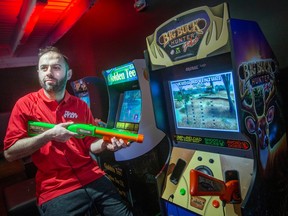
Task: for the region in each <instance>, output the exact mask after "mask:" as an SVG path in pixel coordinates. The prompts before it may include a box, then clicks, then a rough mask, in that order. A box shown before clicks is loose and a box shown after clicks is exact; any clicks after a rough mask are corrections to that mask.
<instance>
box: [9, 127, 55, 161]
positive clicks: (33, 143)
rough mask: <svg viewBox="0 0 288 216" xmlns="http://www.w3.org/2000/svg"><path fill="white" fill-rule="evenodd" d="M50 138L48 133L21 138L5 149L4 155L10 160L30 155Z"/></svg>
mask: <svg viewBox="0 0 288 216" xmlns="http://www.w3.org/2000/svg"><path fill="white" fill-rule="evenodd" d="M50 140H51V138H50V137H49V135H48V134H47V133H43V134H40V135H39V136H35V137H27V138H23V139H20V140H18V141H17V142H16V143H14V144H13V145H12V146H11V147H10V148H8V149H7V150H5V151H4V156H5V158H6V159H7V160H8V161H14V160H18V159H21V158H24V157H27V156H30V155H32V154H33V153H34V152H35V151H37V150H38V149H40V148H41V147H42V146H43V145H45V144H46V143H47V142H49V141H50Z"/></svg>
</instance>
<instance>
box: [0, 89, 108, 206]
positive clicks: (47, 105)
mask: <svg viewBox="0 0 288 216" xmlns="http://www.w3.org/2000/svg"><path fill="white" fill-rule="evenodd" d="M28 121H40V122H47V123H52V124H58V123H62V122H68V121H73V122H74V123H86V124H94V118H93V116H92V113H91V111H90V109H89V108H88V106H87V105H86V103H85V102H84V101H82V100H80V99H79V98H77V97H75V96H72V95H70V94H69V93H68V92H67V91H66V93H65V98H64V99H63V100H62V101H61V102H60V103H58V102H56V101H54V100H50V99H48V98H47V97H46V96H45V94H44V90H43V89H41V90H39V91H38V92H33V93H30V94H28V95H26V96H24V97H22V98H20V99H19V100H18V101H17V102H16V104H15V106H14V108H13V110H12V113H11V117H10V120H9V124H8V129H7V133H6V137H5V140H4V150H5V149H8V148H9V147H10V146H12V145H13V144H14V143H15V142H16V141H17V140H19V139H22V138H25V137H27V136H28V135H27V126H28ZM95 140H96V138H94V137H85V138H83V139H78V138H75V137H72V138H70V139H69V140H68V141H67V142H66V143H60V142H56V141H50V142H48V143H47V144H46V145H44V146H42V147H41V148H40V149H39V150H38V151H36V152H34V153H33V154H32V161H33V162H34V164H35V165H36V167H37V168H38V170H37V174H36V179H35V180H36V195H37V200H38V204H39V205H41V204H42V203H44V202H46V201H48V200H50V199H53V198H55V197H57V196H59V195H62V194H65V193H68V192H71V191H73V190H75V189H77V188H80V187H82V186H83V185H86V184H88V183H90V182H92V181H94V180H96V179H98V178H100V177H101V176H103V175H104V172H103V171H102V170H101V169H100V168H99V166H98V164H97V162H96V161H95V160H93V159H91V157H90V155H89V149H90V144H91V143H92V142H93V141H95Z"/></svg>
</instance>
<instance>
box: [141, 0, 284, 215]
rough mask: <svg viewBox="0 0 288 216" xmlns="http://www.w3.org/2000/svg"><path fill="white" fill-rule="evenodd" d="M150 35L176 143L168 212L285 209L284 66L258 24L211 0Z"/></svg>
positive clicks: (150, 59)
mask: <svg viewBox="0 0 288 216" xmlns="http://www.w3.org/2000/svg"><path fill="white" fill-rule="evenodd" d="M146 42H147V50H146V51H145V59H146V62H147V68H148V70H149V81H150V90H151V95H152V101H153V109H154V113H155V120H156V125H157V128H158V129H160V130H161V131H163V132H164V133H165V134H166V135H167V136H168V139H169V140H170V142H171V143H172V149H171V155H170V158H169V162H168V163H167V169H166V172H165V177H164V178H165V180H164V183H163V185H162V186H161V187H160V192H159V194H160V200H161V210H162V215H181V216H183V215H189V216H191V215H207V216H212V215H213V216H216V215H219V216H224V215H229V216H233V215H269V216H270V215H285V213H287V209H286V208H287V207H286V206H287V201H288V199H287V198H288V196H287V194H288V193H287V192H288V187H287V185H288V184H287V183H288V182H287V181H288V180H287V179H288V178H287V177H288V174H287V164H288V160H287V142H286V130H285V124H284V117H283V111H282V108H281V107H282V98H281V96H280V95H279V94H278V83H279V80H278V77H279V71H278V70H279V69H278V63H277V60H276V58H275V56H274V54H273V52H272V50H271V48H270V46H269V44H268V43H267V41H266V39H265V37H264V35H263V33H262V32H261V30H260V28H259V26H258V25H257V23H255V22H253V21H247V20H238V19H232V18H230V17H229V11H228V5H227V3H223V4H220V5H217V6H214V7H208V6H202V7H199V8H195V9H192V10H189V11H186V12H184V13H181V14H179V15H177V16H175V17H172V18H171V19H169V20H167V21H166V22H164V23H163V24H162V25H160V26H159V27H158V28H157V29H156V30H155V32H154V33H153V34H152V35H150V36H148V37H147V38H146Z"/></svg>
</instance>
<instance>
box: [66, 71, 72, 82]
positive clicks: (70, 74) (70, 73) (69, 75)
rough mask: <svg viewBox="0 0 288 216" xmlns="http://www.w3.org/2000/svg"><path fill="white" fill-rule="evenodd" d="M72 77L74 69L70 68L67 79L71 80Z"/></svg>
mask: <svg viewBox="0 0 288 216" xmlns="http://www.w3.org/2000/svg"><path fill="white" fill-rule="evenodd" d="M71 77H72V70H71V69H69V70H68V71H67V80H70V79H71Z"/></svg>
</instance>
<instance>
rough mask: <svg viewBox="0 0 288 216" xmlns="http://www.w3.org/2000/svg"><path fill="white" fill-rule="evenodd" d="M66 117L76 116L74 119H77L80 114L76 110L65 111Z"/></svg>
mask: <svg viewBox="0 0 288 216" xmlns="http://www.w3.org/2000/svg"><path fill="white" fill-rule="evenodd" d="M64 118H74V119H76V118H78V115H77V113H75V112H70V111H65V113H64Z"/></svg>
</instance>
